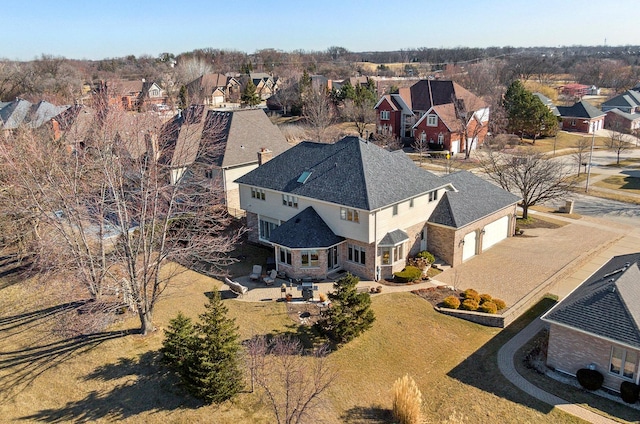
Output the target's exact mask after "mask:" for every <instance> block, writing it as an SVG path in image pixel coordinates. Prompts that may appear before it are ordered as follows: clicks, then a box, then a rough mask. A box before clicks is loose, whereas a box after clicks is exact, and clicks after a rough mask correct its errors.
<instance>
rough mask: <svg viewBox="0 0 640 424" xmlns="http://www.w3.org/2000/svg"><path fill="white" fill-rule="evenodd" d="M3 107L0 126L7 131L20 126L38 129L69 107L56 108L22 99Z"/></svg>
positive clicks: (42, 101) (0, 109)
mask: <svg viewBox="0 0 640 424" xmlns="http://www.w3.org/2000/svg"><path fill="white" fill-rule="evenodd" d="M3 105H4V106H3V107H2V108H0V126H1V127H2V128H4V129H8V130H9V129H16V128H18V127H19V126H20V125H22V124H26V125H29V126H30V127H31V128H39V127H40V126H42V125H43V124H45V123H46V122H49V121H50V120H51V119H52V118H54V117H56V116H58V115H60V114H61V113H62V112H64V111H65V110H67V109H69V107H70V106H69V105H63V106H56V105H54V104H52V103H49V102H47V101H44V100H41V101H39V102H38V103H31V102H29V101H27V100H24V99H16V100H14V101H13V102H8V103H3Z"/></svg>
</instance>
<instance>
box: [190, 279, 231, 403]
mask: <svg viewBox="0 0 640 424" xmlns="http://www.w3.org/2000/svg"><path fill="white" fill-rule="evenodd" d="M195 329H196V332H197V334H198V342H197V345H196V346H195V349H194V351H193V356H192V357H191V360H190V361H189V370H188V373H187V374H188V375H187V376H186V379H185V384H186V386H187V388H188V390H189V391H190V392H191V393H193V394H194V396H196V397H198V398H200V399H202V400H204V401H205V402H206V403H220V402H223V401H225V400H228V399H231V398H232V397H234V396H235V395H236V394H237V393H238V392H239V391H240V390H241V389H242V372H241V370H240V363H239V360H238V358H239V356H238V354H239V351H240V344H239V342H238V337H239V336H238V329H237V327H236V325H235V320H233V319H232V318H228V317H227V307H226V306H225V305H224V304H223V303H222V298H221V297H220V293H219V292H218V291H217V290H214V292H213V294H212V296H211V297H210V298H209V303H208V304H207V305H206V311H205V312H204V313H203V314H202V315H200V322H199V323H197V324H196V325H195Z"/></svg>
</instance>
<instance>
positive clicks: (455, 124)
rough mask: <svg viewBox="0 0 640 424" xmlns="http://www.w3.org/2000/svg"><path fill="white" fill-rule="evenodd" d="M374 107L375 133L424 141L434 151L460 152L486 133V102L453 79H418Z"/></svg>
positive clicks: (388, 95)
mask: <svg viewBox="0 0 640 424" xmlns="http://www.w3.org/2000/svg"><path fill="white" fill-rule="evenodd" d="M374 108H375V110H376V132H377V133H379V134H391V135H393V136H395V137H396V138H398V139H401V140H402V141H403V142H404V143H405V144H413V142H414V141H418V140H423V141H427V142H428V143H430V147H431V148H432V149H434V150H446V151H449V152H451V153H459V152H463V151H465V149H466V148H467V146H469V147H470V149H475V148H476V147H477V146H479V145H481V144H482V143H483V142H484V138H485V136H486V134H487V125H488V122H489V107H488V105H487V104H486V103H485V102H484V101H483V100H482V99H480V98H479V97H478V96H476V95H474V94H473V93H471V92H469V91H468V90H466V89H465V88H463V87H462V86H461V85H459V84H457V83H455V82H453V81H446V80H420V81H418V82H416V83H415V84H413V85H412V86H410V87H407V88H401V89H399V90H398V93H397V94H387V95H384V96H382V97H381V98H380V100H379V101H378V103H377V104H376V105H375V107H374ZM465 129H466V131H465ZM465 132H466V135H467V140H465V136H464V134H465ZM465 141H466V142H465Z"/></svg>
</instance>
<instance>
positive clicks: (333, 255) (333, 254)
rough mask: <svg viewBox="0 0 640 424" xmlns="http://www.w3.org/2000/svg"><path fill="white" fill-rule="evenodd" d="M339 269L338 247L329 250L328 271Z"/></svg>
mask: <svg viewBox="0 0 640 424" xmlns="http://www.w3.org/2000/svg"><path fill="white" fill-rule="evenodd" d="M337 267H338V246H333V247H330V248H328V249H327V269H328V270H329V271H331V270H332V269H335V268H337Z"/></svg>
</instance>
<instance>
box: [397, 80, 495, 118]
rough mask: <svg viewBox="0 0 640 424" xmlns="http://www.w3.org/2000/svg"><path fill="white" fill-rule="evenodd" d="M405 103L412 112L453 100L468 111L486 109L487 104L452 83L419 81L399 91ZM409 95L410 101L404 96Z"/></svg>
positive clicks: (425, 109)
mask: <svg viewBox="0 0 640 424" xmlns="http://www.w3.org/2000/svg"><path fill="white" fill-rule="evenodd" d="M399 93H400V94H401V95H402V97H403V99H404V100H405V102H406V103H407V104H408V105H409V106H410V107H411V109H412V110H424V111H427V110H429V109H431V107H432V106H438V105H444V104H448V103H453V100H454V99H459V100H462V101H463V102H464V105H465V107H466V108H467V109H468V110H469V111H475V110H478V109H482V108H485V107H487V104H486V103H485V102H484V101H483V100H482V99H480V98H479V97H478V96H476V95H475V94H473V93H471V92H470V91H469V90H467V89H465V88H464V87H462V86H461V85H460V84H457V83H455V82H453V81H447V80H420V81H418V82H416V83H415V84H413V85H412V86H411V87H409V89H408V91H407V90H402V89H400V90H399ZM407 94H409V95H410V99H407V98H406V95H407Z"/></svg>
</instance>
